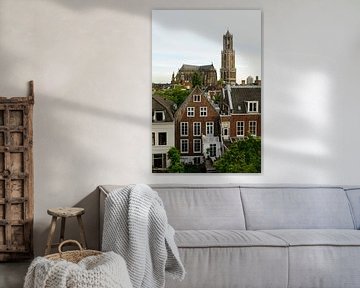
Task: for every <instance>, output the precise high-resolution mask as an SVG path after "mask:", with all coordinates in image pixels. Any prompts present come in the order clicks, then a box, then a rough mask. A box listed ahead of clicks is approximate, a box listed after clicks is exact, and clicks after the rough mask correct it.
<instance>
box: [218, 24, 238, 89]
mask: <svg viewBox="0 0 360 288" xmlns="http://www.w3.org/2000/svg"><path fill="white" fill-rule="evenodd" d="M220 76H221V80H223V81H224V82H225V83H227V84H236V68H235V51H234V49H233V35H232V34H230V32H229V30H227V32H226V34H225V35H223V50H222V51H221V69H220Z"/></svg>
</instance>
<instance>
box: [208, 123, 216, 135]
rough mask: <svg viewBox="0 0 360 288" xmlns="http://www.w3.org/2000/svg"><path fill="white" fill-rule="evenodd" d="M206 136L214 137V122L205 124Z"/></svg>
mask: <svg viewBox="0 0 360 288" xmlns="http://www.w3.org/2000/svg"><path fill="white" fill-rule="evenodd" d="M206 135H214V122H206Z"/></svg>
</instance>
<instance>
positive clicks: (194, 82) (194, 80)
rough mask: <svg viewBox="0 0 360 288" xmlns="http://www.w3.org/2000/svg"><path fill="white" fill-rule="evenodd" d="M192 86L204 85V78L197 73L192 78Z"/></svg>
mask: <svg viewBox="0 0 360 288" xmlns="http://www.w3.org/2000/svg"><path fill="white" fill-rule="evenodd" d="M191 84H192V86H193V87H196V86H201V85H203V80H202V77H201V75H200V74H199V73H198V72H195V73H194V74H193V75H192V76H191Z"/></svg>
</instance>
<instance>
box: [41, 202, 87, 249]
mask: <svg viewBox="0 0 360 288" xmlns="http://www.w3.org/2000/svg"><path fill="white" fill-rule="evenodd" d="M47 213H48V214H49V215H51V216H52V219H51V224H50V231H49V236H48V240H47V245H46V250H45V255H48V254H50V251H51V248H52V247H57V246H58V245H59V244H60V243H61V242H62V241H64V234H65V223H66V218H69V217H75V216H76V217H77V220H78V223H79V227H80V239H81V245H82V246H83V248H84V249H86V247H87V245H86V239H85V230H84V224H83V222H82V219H81V215H82V214H84V213H85V209H84V208H78V207H73V208H50V209H48V210H47ZM58 217H60V218H61V230H60V242H59V243H54V244H53V243H52V239H53V237H54V233H55V228H56V222H57V219H58Z"/></svg>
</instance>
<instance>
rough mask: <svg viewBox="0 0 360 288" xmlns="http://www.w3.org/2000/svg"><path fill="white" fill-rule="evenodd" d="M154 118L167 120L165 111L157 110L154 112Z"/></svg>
mask: <svg viewBox="0 0 360 288" xmlns="http://www.w3.org/2000/svg"><path fill="white" fill-rule="evenodd" d="M154 120H155V121H165V113H164V111H155V112H154Z"/></svg>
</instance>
